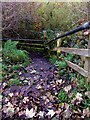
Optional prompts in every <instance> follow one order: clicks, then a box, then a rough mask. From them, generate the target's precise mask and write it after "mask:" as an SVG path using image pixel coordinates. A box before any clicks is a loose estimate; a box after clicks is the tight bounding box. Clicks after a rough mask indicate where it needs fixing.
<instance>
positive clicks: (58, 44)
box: [57, 33, 61, 56]
mask: <svg viewBox="0 0 90 120" xmlns="http://www.w3.org/2000/svg"><path fill="white" fill-rule="evenodd" d="M58 36H60V33H57V37H58ZM60 46H61V38H59V39H58V40H57V47H60ZM59 54H60V50H57V56H58V55H59Z"/></svg>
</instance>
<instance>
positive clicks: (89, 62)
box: [84, 2, 90, 84]
mask: <svg viewBox="0 0 90 120" xmlns="http://www.w3.org/2000/svg"><path fill="white" fill-rule="evenodd" d="M87 9H88V21H90V2H87ZM87 49H88V50H89V51H88V52H89V53H90V33H89V37H88V48H87ZM84 69H85V70H87V71H88V77H87V83H88V84H89V83H90V56H89V57H86V59H85V65H84Z"/></svg>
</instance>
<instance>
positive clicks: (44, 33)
mask: <svg viewBox="0 0 90 120" xmlns="http://www.w3.org/2000/svg"><path fill="white" fill-rule="evenodd" d="M43 35H44V40H46V39H47V32H46V30H44V31H43Z"/></svg>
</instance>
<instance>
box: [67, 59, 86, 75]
mask: <svg viewBox="0 0 90 120" xmlns="http://www.w3.org/2000/svg"><path fill="white" fill-rule="evenodd" d="M65 62H66V63H67V64H68V66H69V67H71V68H72V69H74V70H75V71H77V72H78V73H80V74H81V75H83V76H84V77H88V71H86V70H84V69H83V68H81V67H79V66H78V65H76V64H74V63H72V62H70V61H68V60H65Z"/></svg>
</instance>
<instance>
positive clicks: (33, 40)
mask: <svg viewBox="0 0 90 120" xmlns="http://www.w3.org/2000/svg"><path fill="white" fill-rule="evenodd" d="M0 40H1V41H4V40H6V41H7V40H13V41H32V42H45V40H38V39H37V40H35V39H18V38H17V39H16V38H15V39H14V38H11V39H9V38H2V39H0Z"/></svg>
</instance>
